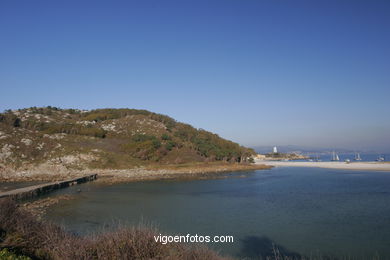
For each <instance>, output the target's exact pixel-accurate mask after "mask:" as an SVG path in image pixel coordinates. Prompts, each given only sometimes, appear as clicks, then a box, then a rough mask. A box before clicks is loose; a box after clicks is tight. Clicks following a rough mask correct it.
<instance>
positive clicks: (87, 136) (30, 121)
mask: <svg viewBox="0 0 390 260" xmlns="http://www.w3.org/2000/svg"><path fill="white" fill-rule="evenodd" d="M254 153H255V152H254V151H253V150H252V149H248V148H245V147H242V146H240V145H238V144H237V143H234V142H231V141H228V140H225V139H223V138H221V137H219V136H218V135H216V134H213V133H210V132H208V131H205V130H202V129H196V128H194V127H192V126H190V125H188V124H184V123H180V122H177V121H176V120H174V119H172V118H170V117H168V116H165V115H161V114H156V113H152V112H149V111H146V110H137V109H97V110H91V111H84V110H78V109H59V108H56V107H50V106H49V107H45V108H36V107H32V108H26V109H19V110H14V111H11V110H7V111H5V112H4V113H1V114H0V168H1V167H10V166H11V167H13V168H15V169H18V168H21V167H22V168H23V167H27V166H31V165H39V164H43V163H45V164H53V165H55V164H61V165H65V166H66V167H69V168H76V169H83V168H111V169H124V168H129V167H134V166H142V165H150V164H179V163H189V162H211V161H227V162H244V161H247V160H248V157H249V156H251V155H252V154H254Z"/></svg>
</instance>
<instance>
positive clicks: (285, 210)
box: [47, 168, 390, 259]
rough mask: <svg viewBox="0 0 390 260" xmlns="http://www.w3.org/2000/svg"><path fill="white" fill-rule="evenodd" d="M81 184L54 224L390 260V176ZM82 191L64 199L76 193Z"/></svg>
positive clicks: (250, 253)
mask: <svg viewBox="0 0 390 260" xmlns="http://www.w3.org/2000/svg"><path fill="white" fill-rule="evenodd" d="M233 175H237V176H236V177H237V178H226V179H216V180H198V181H153V182H140V183H128V184H118V185H113V186H100V185H98V184H96V183H93V182H92V183H88V184H83V185H79V186H77V187H75V188H77V189H78V188H81V189H82V192H81V193H79V194H78V195H77V199H76V200H72V201H63V202H61V203H60V204H58V205H56V206H55V207H53V208H51V209H50V210H49V211H48V214H47V218H48V219H51V220H54V221H56V222H59V223H63V224H64V225H65V226H66V227H67V228H69V229H70V230H72V231H74V232H78V233H85V232H90V231H92V230H97V229H99V228H102V227H103V226H104V225H105V224H107V223H110V222H112V220H121V221H125V222H128V223H129V224H132V223H135V224H138V223H139V222H140V221H141V220H143V221H144V222H146V223H154V224H156V225H158V227H159V229H160V230H161V231H162V233H164V234H187V233H190V234H199V235H233V236H234V239H235V242H234V244H218V245H216V244H211V243H210V244H208V245H209V246H211V247H214V248H217V249H218V250H220V252H221V253H223V254H228V255H232V256H239V257H254V256H256V255H263V256H264V255H267V254H270V253H271V252H270V250H271V248H272V244H275V245H276V246H277V247H280V248H282V251H283V252H285V253H287V254H301V255H312V254H318V253H320V254H322V255H330V256H337V257H340V256H352V257H357V256H358V257H359V259H365V258H368V257H373V256H374V255H378V254H379V255H380V256H382V257H383V258H385V259H390V173H389V172H387V173H386V172H357V171H341V170H328V169H316V168H275V169H272V170H264V171H255V172H248V173H244V175H245V176H246V178H240V177H238V176H241V175H243V173H236V174H233ZM75 188H73V189H72V188H70V189H65V190H62V191H60V192H68V193H69V192H71V193H72V192H75V190H74V189H75Z"/></svg>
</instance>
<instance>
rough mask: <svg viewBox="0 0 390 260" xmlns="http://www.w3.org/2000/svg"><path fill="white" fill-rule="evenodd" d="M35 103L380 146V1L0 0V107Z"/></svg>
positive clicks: (383, 115) (389, 114) (262, 137)
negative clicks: (132, 111) (143, 112)
mask: <svg viewBox="0 0 390 260" xmlns="http://www.w3.org/2000/svg"><path fill="white" fill-rule="evenodd" d="M47 105H51V106H58V107H62V108H82V109H92V108H105V107H114V108H119V107H129V108H142V109H148V110H151V111H154V112H158V113H163V114H167V115H169V116H172V117H173V118H175V119H177V120H179V121H182V122H187V123H190V124H192V125H193V126H195V127H198V128H203V129H207V130H210V131H213V132H216V133H218V134H219V135H220V136H222V137H225V138H228V139H232V140H234V141H236V142H239V143H241V144H244V145H250V146H255V145H274V144H275V145H288V144H294V145H305V146H326V147H341V148H351V149H376V150H387V151H389V150H390V1H388V0H384V1H380V0H377V1H376V0H367V1H359V0H350V1H344V0H324V1H312V0H310V1H299V0H297V1H295V0H294V1H290V0H286V1H282V0H269V1H254V0H235V1H232V0H220V1H217V0H207V1H203V0H196V1H187V0H177V1H168V0H167V1H162V0H154V1H151V0H142V1H141V0H139V1H112V0H110V1H108V0H107V1H95V0H94V1H82V0H77V1H71V0H66V1H53V0H49V1H39V0H34V1H30V0H26V1H19V0H12V1H11V0H9V1H7V0H4V1H0V110H5V109H9V108H10V109H16V108H24V107H30V106H47Z"/></svg>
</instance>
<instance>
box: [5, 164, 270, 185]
mask: <svg viewBox="0 0 390 260" xmlns="http://www.w3.org/2000/svg"><path fill="white" fill-rule="evenodd" d="M270 168H272V166H269V165H264V164H239V163H234V164H230V163H199V164H196V163H195V164H183V165H181V164H178V165H161V166H160V165H153V166H146V167H138V168H131V169H86V170H81V171H71V170H69V171H67V172H60V173H59V172H58V171H55V169H53V170H51V171H45V172H35V171H33V170H32V171H31V172H23V173H20V172H11V173H9V174H7V175H6V176H4V175H3V176H1V175H0V182H2V183H9V182H29V181H47V182H52V181H59V180H64V179H67V178H72V177H79V176H85V175H88V174H97V175H98V178H97V180H96V181H98V182H99V183H120V182H133V181H147V180H165V179H204V178H212V177H218V176H219V175H220V174H222V173H228V172H235V171H253V170H265V169H270Z"/></svg>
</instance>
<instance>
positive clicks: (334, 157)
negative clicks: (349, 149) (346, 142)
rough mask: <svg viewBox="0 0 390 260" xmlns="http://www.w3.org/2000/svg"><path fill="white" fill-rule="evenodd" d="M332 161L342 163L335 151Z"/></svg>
mask: <svg viewBox="0 0 390 260" xmlns="http://www.w3.org/2000/svg"><path fill="white" fill-rule="evenodd" d="M330 160H331V161H340V158H339V155H338V154H337V153H336V152H335V151H333V152H332V158H331V159H330Z"/></svg>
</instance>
